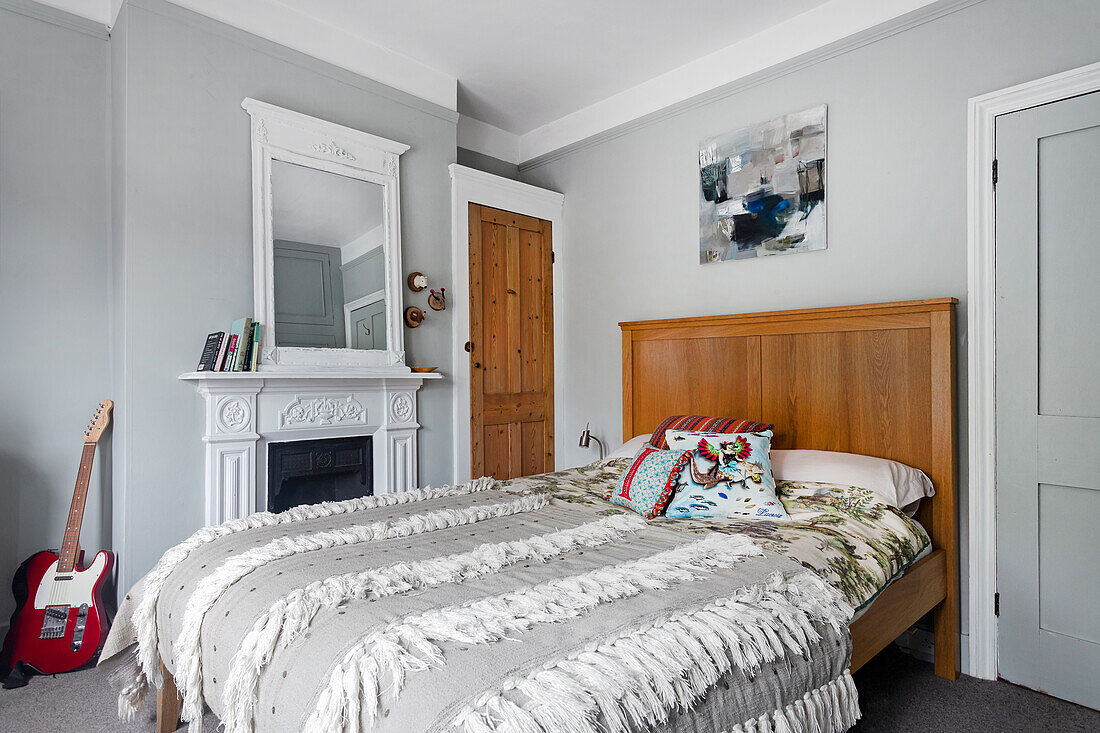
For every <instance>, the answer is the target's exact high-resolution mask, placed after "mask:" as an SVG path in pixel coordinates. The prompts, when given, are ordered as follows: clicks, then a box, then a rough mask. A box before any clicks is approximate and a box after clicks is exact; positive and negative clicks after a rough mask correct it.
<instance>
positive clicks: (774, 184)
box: [699, 105, 826, 264]
mask: <svg viewBox="0 0 1100 733" xmlns="http://www.w3.org/2000/svg"><path fill="white" fill-rule="evenodd" d="M825 112H826V106H825V105H821V106H818V107H811V108H810V109H807V110H803V111H801V112H795V113H793V114H789V115H784V116H782V117H776V118H775V119H772V120H768V121H767V122H760V123H757V124H755V125H751V126H749V127H745V128H742V129H740V130H735V131H734V132H728V133H726V134H724V135H719V136H717V137H714V138H710V139H709V140H704V141H702V143H700V145H699V179H700V184H701V185H700V195H699V262H701V263H703V264H706V263H709V262H722V261H725V260H743V259H748V258H750V257H765V256H768V255H778V254H793V253H796V252H809V251H813V250H819V249H825Z"/></svg>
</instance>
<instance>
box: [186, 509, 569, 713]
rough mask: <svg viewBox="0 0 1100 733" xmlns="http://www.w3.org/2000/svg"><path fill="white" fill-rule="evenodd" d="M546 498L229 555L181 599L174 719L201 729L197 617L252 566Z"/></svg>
mask: <svg viewBox="0 0 1100 733" xmlns="http://www.w3.org/2000/svg"><path fill="white" fill-rule="evenodd" d="M549 502H550V497H549V495H546V494H534V495H530V496H521V497H518V498H515V499H511V500H509V501H505V502H500V503H498V504H482V505H477V506H471V507H466V508H464V509H441V510H439V511H435V512H428V513H426V514H413V515H411V516H407V517H401V518H399V519H394V520H387V521H383V522H374V523H372V524H363V525H354V526H351V527H341V528H340V529H332V530H326V531H324V532H316V533H314V534H304V535H296V536H293V537H279V538H278V539H275V540H272V541H271V542H269V543H267V544H266V545H264V546H262V547H256V548H253V549H251V550H248V551H246V552H243V553H241V554H240V555H234V556H233V557H231V558H229V559H228V560H226V561H225V562H224V563H222V565H221V566H219V567H218V569H217V570H215V571H214V572H212V573H210V574H209V575H207V576H206V577H204V578H203V579H202V580H200V581H199V584H198V587H197V588H195V592H194V593H192V594H191V597H190V598H189V599H188V601H187V609H186V611H185V612H184V617H183V623H182V625H181V628H180V635H179V638H178V639H176V644H175V656H176V662H177V664H176V672H175V677H176V686H177V688H178V689H179V692H180V695H181V696H182V698H183V704H182V706H181V710H180V717H181V718H183V720H186V721H191V722H192V723H197V724H198V726H199V727H200V730H201V726H202V714H203V704H204V700H203V696H202V658H201V657H202V654H201V649H200V635H201V633H202V622H203V619H205V617H206V613H207V612H208V611H209V610H210V609H211V608H212V607H213V606H214V604H215V603H216V602H217V600H218V599H219V598H221V596H222V594H223V593H224V592H225V591H226V589H228V588H229V586H231V585H233V584H234V583H236V582H237V581H239V580H240V579H241V578H243V577H244V576H246V575H248V574H249V573H251V572H252V571H254V570H256V569H257V568H259V567H263V566H264V565H267V564H268V563H271V562H274V561H276V560H280V559H282V558H286V557H291V556H293V555H297V554H299V553H303V552H312V551H315V550H321V549H325V548H330V547H339V546H342V545H352V544H359V543H362V542H372V541H376V540H388V539H393V538H395V537H408V536H410V535H416V534H423V533H426V532H433V531H436V530H440V529H447V528H450V527H458V526H461V525H466V524H473V523H475V522H481V521H484V520H487V519H493V518H495V517H506V516H510V515H513V514H521V513H524V512H532V511H537V510H539V509H542V508H543V507H545V506H546V505H547V504H548V503H549Z"/></svg>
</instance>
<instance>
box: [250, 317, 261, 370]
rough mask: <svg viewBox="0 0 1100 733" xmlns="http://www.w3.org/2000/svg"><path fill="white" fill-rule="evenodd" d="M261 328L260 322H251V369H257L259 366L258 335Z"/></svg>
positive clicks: (259, 335)
mask: <svg viewBox="0 0 1100 733" xmlns="http://www.w3.org/2000/svg"><path fill="white" fill-rule="evenodd" d="M262 333H263V329H261V328H260V324H258V323H253V324H252V371H254V372H256V371H259V367H260V337H261V334H262Z"/></svg>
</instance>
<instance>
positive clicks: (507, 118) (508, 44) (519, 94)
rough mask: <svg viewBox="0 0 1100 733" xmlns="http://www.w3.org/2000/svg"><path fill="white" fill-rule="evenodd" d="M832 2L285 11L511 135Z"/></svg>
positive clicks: (503, 2) (320, 2)
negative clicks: (407, 72) (454, 92)
mask: <svg viewBox="0 0 1100 733" xmlns="http://www.w3.org/2000/svg"><path fill="white" fill-rule="evenodd" d="M824 1H825V0H768V2H760V1H759V0H693V1H692V2H669V0H599V1H598V2H593V0H552V1H549V2H548V1H545V0H544V1H542V2H516V0H478V1H477V2H455V0H381V1H378V2H367V3H365V2H362V1H361V0H281V2H282V4H284V5H287V6H291V7H294V8H296V9H298V10H300V11H303V12H306V11H307V9H308V13H309V14H310V15H311V16H313V17H315V18H317V19H318V20H320V21H321V22H324V23H327V24H329V25H332V26H335V27H338V28H347V29H349V30H352V31H353V32H354V33H355V34H356V35H359V36H361V37H362V38H364V39H366V40H368V41H371V42H373V43H375V44H378V45H380V46H384V47H386V48H388V49H390V50H392V51H396V52H397V53H400V54H402V55H404V56H408V57H410V58H414V59H417V60H418V61H420V62H421V63H424V64H426V65H428V66H430V67H432V68H435V69H438V70H440V71H443V72H444V73H446V74H448V75H450V76H453V77H454V78H455V79H457V80H458V111H459V112H460V113H461V114H463V115H469V116H470V117H473V118H475V119H478V120H481V121H483V122H488V123H489V124H491V125H494V126H496V127H499V128H501V129H502V130H505V131H507V132H511V133H513V134H523V133H526V132H529V131H531V130H533V129H534V128H536V127H539V126H540V125H544V124H546V123H547V122H550V121H552V120H556V119H558V118H560V117H563V116H565V115H566V114H568V113H570V112H575V111H576V110H578V109H580V108H582V107H587V106H588V105H590V104H592V103H594V102H598V101H599V100H601V99H604V98H606V97H609V96H611V95H612V94H615V93H617V92H621V91H623V90H624V89H628V88H629V87H632V86H634V85H636V84H639V83H641V82H643V81H645V80H647V79H650V78H652V77H654V76H657V75H658V74H662V73H664V72H666V71H668V70H670V69H673V68H676V67H677V66H682V65H683V64H685V63H687V62H689V61H693V60H695V59H697V58H699V57H701V56H706V55H707V54H709V53H711V52H712V51H716V50H718V49H720V48H723V47H725V46H728V45H730V44H732V43H734V42H736V41H739V40H741V39H743V38H746V37H747V36H750V35H753V34H755V33H757V32H759V31H761V30H764V29H765V28H768V27H769V26H772V25H775V24H776V23H778V22H780V21H783V20H786V19H787V18H789V17H791V16H794V15H798V14H799V13H802V12H804V11H806V10H808V9H809V8H811V7H813V6H815V5H821V4H822V3H823V2H824Z"/></svg>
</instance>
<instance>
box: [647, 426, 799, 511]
mask: <svg viewBox="0 0 1100 733" xmlns="http://www.w3.org/2000/svg"><path fill="white" fill-rule="evenodd" d="M771 442H772V433H771V431H770V430H764V431H762V432H756V433H736V434H728V433H727V434H719V433H699V432H694V431H680V430H669V431H668V443H669V445H671V446H672V448H673V450H674V451H675V450H687V449H692V451H693V452H692V460H691V464H690V465H689V467H688V470H687V471H685V472H683V474H682V478H681V481H680V484H679V485H678V486H677V488H676V496H675V497H673V499H672V503H671V504H669V506H668V509H667V510H666V511H665V515H666V516H668V517H669V518H671V519H687V518H695V517H755V518H759V519H778V520H788V519H790V517H789V516H788V515H787V510H786V509H784V508H783V504H782V503H781V502H780V501H779V499H778V498H777V497H776V495H775V479H774V478H773V477H772V466H771V459H770V458H769V456H768V450H769V449H770V448H771Z"/></svg>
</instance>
